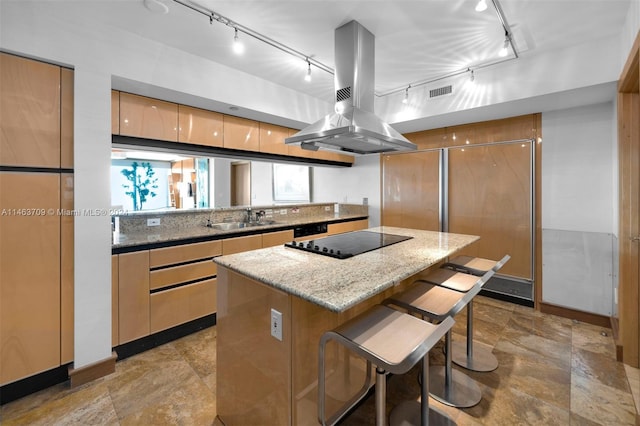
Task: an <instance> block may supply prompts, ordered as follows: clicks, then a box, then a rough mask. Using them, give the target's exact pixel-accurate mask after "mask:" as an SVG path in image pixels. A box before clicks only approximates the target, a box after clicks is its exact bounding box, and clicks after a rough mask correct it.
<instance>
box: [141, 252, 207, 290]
mask: <svg viewBox="0 0 640 426" xmlns="http://www.w3.org/2000/svg"><path fill="white" fill-rule="evenodd" d="M216 273H217V268H216V264H215V263H213V260H211V259H208V260H203V261H201V262H195V263H189V264H187V265H181V266H174V267H172V268H165V269H158V270H157V271H151V273H150V274H149V289H150V290H155V289H158V288H162V287H168V286H171V285H174V284H180V283H185V282H188V281H194V280H197V279H200V278H206V277H212V276H214V275H216Z"/></svg>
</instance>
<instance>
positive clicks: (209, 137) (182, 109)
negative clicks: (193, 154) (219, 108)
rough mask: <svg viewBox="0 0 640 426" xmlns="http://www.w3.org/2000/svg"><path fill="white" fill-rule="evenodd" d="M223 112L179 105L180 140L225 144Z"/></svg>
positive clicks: (207, 144) (219, 145)
mask: <svg viewBox="0 0 640 426" xmlns="http://www.w3.org/2000/svg"><path fill="white" fill-rule="evenodd" d="M223 137H224V131H223V119H222V114H220V113H218V112H213V111H207V110H204V109H199V108H192V107H189V106H186V105H178V141H179V142H186V143H192V144H196V145H206V146H218V147H222V145H223Z"/></svg>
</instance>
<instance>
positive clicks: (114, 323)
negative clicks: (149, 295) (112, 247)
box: [111, 254, 120, 348]
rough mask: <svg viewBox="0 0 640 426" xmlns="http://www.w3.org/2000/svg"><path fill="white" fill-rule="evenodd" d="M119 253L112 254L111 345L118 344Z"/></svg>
mask: <svg viewBox="0 0 640 426" xmlns="http://www.w3.org/2000/svg"><path fill="white" fill-rule="evenodd" d="M118 275H119V273H118V255H117V254H114V255H111V347H112V348H113V347H116V346H118V342H119V341H120V337H119V333H118V325H119V322H118V317H119V315H118V300H119V295H118Z"/></svg>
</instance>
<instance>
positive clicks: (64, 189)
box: [60, 173, 75, 364]
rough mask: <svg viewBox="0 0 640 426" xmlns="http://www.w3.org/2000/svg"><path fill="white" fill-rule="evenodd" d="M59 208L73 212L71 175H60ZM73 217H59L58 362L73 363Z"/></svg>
mask: <svg viewBox="0 0 640 426" xmlns="http://www.w3.org/2000/svg"><path fill="white" fill-rule="evenodd" d="M60 183H61V184H60V208H61V209H62V210H64V211H72V210H73V174H70V173H63V174H61V175H60ZM74 217H75V216H73V215H61V216H60V291H61V295H60V311H61V312H60V320H61V330H60V345H61V353H60V362H61V363H62V364H65V363H68V362H71V361H73V330H74V326H73V318H74V307H73V294H74V279H73V274H74V254H73V247H74V245H73V244H74V243H73V241H74V230H73V223H74Z"/></svg>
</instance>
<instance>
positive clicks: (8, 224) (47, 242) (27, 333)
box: [0, 172, 60, 385]
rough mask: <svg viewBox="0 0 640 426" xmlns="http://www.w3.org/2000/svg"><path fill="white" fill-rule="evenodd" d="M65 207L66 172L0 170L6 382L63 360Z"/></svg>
mask: <svg viewBox="0 0 640 426" xmlns="http://www.w3.org/2000/svg"><path fill="white" fill-rule="evenodd" d="M59 208H60V175H58V174H49V173H13V172H0V212H2V214H1V215H0V385H2V384H6V383H10V382H13V381H16V380H19V379H22V378H24V377H27V376H31V375H34V374H37V373H40V372H42V371H46V370H49V369H51V368H55V367H57V366H59V365H60V219H59V216H58V215H57V211H58V209H59ZM50 209H51V210H50Z"/></svg>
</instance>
